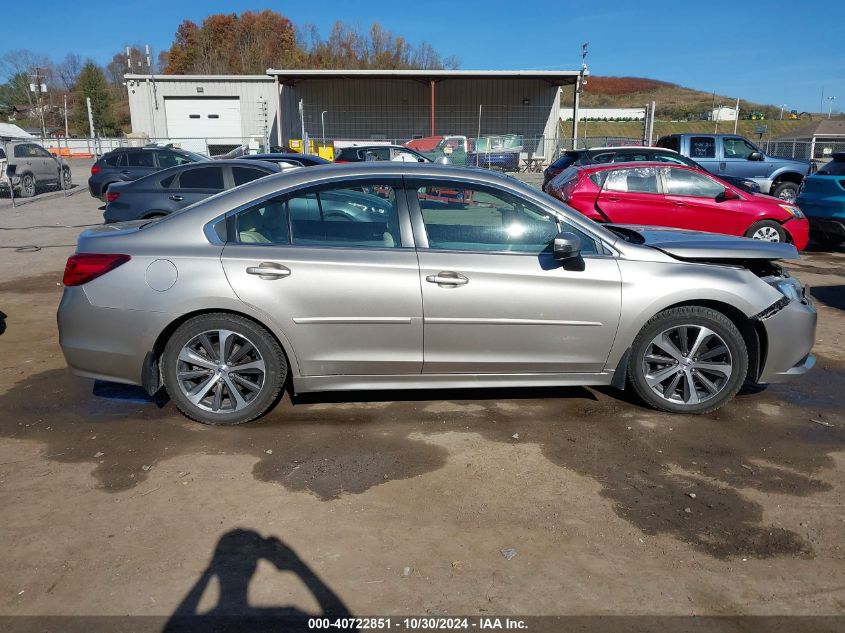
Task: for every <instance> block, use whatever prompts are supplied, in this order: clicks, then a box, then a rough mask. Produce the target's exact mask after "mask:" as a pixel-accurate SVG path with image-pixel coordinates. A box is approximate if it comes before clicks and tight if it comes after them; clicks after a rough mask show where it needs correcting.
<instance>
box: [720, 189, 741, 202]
mask: <svg viewBox="0 0 845 633" xmlns="http://www.w3.org/2000/svg"><path fill="white" fill-rule="evenodd" d="M728 200H739V195H738V194H737V193H736V192H735V191H734V190H733V189H725V190H724V191H722V193H720V194H718V195H717V196H716V202H727V201H728Z"/></svg>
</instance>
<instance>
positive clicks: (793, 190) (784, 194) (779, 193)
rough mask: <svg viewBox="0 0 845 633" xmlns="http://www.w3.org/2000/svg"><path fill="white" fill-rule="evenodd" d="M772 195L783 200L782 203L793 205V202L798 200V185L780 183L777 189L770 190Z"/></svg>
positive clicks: (788, 182) (787, 182) (789, 182)
mask: <svg viewBox="0 0 845 633" xmlns="http://www.w3.org/2000/svg"><path fill="white" fill-rule="evenodd" d="M772 195H773V196H774V197H775V198H779V199H781V200H783V201H784V202H788V203H790V204H795V201H796V200H798V185H796V184H795V183H794V182H791V181H789V180H787V181H786V182H782V183H780V184H779V185H778V186H777V187H775V188H774V189H773V190H772Z"/></svg>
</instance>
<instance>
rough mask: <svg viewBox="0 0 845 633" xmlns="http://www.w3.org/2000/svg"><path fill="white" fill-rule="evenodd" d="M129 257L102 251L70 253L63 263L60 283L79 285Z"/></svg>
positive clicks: (126, 260)
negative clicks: (63, 271)
mask: <svg viewBox="0 0 845 633" xmlns="http://www.w3.org/2000/svg"><path fill="white" fill-rule="evenodd" d="M130 259H131V257H129V255H112V254H104V253H82V254H77V255H71V256H70V257H69V258H68V260H67V264H66V265H65V274H64V277H63V278H62V283H63V284H64V285H66V286H81V285H82V284H86V283H88V282H89V281H91V280H92V279H96V278H97V277H100V276H102V275H105V274H106V273H107V272H109V271H110V270H114V269H115V268H117V267H118V266H120V265H121V264H125V263H126V262H128V261H129V260H130Z"/></svg>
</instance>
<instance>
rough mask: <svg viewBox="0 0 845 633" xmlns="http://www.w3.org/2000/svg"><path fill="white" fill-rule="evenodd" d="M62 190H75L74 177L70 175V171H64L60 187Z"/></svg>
mask: <svg viewBox="0 0 845 633" xmlns="http://www.w3.org/2000/svg"><path fill="white" fill-rule="evenodd" d="M59 186H60V187H61V188H62V189H64V190H65V191H67V190H68V189H71V188H73V177H72V176H71V174H70V169H63V170H62V182H61V183H60V185H59Z"/></svg>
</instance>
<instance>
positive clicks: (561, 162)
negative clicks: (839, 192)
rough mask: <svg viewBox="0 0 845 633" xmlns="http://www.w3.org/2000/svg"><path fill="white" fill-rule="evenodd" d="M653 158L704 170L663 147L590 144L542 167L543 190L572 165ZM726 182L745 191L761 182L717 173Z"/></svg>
mask: <svg viewBox="0 0 845 633" xmlns="http://www.w3.org/2000/svg"><path fill="white" fill-rule="evenodd" d="M632 162H655V163H670V164H673V165H687V166H689V167H695V168H696V169H701V170H702V171H707V170H705V169H704V167H702V166H701V165H699V164H698V163H697V162H695V161H694V160H693V159H691V158H688V157H686V156H683V155H681V154H679V153H678V152H676V151H675V150H673V149H668V148H665V147H637V146H630V145H625V146H621V147H592V148H584V149H574V150H569V151H566V152H564V153H563V154H562V155H561V156H560V157H559V158H558V159H557V160H555V161H553V162H552V164H551V165H549V166H548V167H546V169H544V170H543V190H544V191H545V189H546V185H547V184H548V183H549V181H550V180H551V179H552V178H554V177H555V176H557V175H558V174H559V173H560V172H562V171H563V170H564V169H566V168H567V167H571V166H574V165H604V164H605V163H632ZM719 177H720V178H721V179H722V180H724V181H725V182H727V183H729V184H731V185H733V186H734V187H737V188H739V189H741V190H742V191H745V192H747V193H760V185H758V184H757V183H756V182H755V181H754V180H752V179H751V178H742V177H739V176H724V175H720V176H719Z"/></svg>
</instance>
